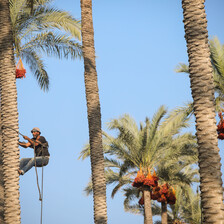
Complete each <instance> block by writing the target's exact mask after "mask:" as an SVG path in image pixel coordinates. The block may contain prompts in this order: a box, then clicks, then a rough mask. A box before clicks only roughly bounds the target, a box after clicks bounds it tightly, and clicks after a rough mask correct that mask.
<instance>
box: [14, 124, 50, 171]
mask: <svg viewBox="0 0 224 224" xmlns="http://www.w3.org/2000/svg"><path fill="white" fill-rule="evenodd" d="M31 133H32V134H33V138H32V139H30V138H29V137H27V136H23V138H24V139H25V140H27V141H28V142H27V143H24V142H19V145H20V146H22V147H24V148H27V147H30V148H33V149H34V151H35V158H23V159H21V160H20V166H19V167H20V168H19V170H18V171H19V174H20V175H24V174H25V173H26V172H27V171H28V170H30V169H31V168H32V167H33V166H37V167H42V166H46V165H47V164H48V162H49V158H50V154H49V152H48V142H47V141H46V139H45V137H44V136H40V134H41V132H40V129H39V128H33V129H32V130H31Z"/></svg>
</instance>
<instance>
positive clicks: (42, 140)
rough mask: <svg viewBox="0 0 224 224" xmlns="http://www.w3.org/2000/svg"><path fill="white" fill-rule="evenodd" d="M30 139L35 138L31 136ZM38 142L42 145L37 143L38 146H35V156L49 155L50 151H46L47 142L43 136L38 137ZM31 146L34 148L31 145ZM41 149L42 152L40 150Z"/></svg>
mask: <svg viewBox="0 0 224 224" xmlns="http://www.w3.org/2000/svg"><path fill="white" fill-rule="evenodd" d="M32 140H34V141H35V140H36V138H32ZM38 141H39V142H41V143H42V144H43V145H41V144H39V145H38V146H35V155H36V156H50V153H49V152H48V143H47V141H46V139H45V138H44V136H40V138H39V139H38ZM42 147H43V150H42ZM31 148H34V147H33V145H31ZM42 151H43V152H42Z"/></svg>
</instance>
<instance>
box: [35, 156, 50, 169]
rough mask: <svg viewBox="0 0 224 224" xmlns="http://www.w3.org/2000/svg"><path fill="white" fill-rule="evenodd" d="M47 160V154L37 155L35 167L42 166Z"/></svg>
mask: <svg viewBox="0 0 224 224" xmlns="http://www.w3.org/2000/svg"><path fill="white" fill-rule="evenodd" d="M48 162H49V157H47V156H44V157H42V156H39V157H36V166H37V167H42V166H46V165H47V164H48Z"/></svg>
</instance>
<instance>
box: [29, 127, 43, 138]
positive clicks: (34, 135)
mask: <svg viewBox="0 0 224 224" xmlns="http://www.w3.org/2000/svg"><path fill="white" fill-rule="evenodd" d="M31 133H32V134H33V137H37V136H38V135H40V134H41V132H40V129H39V128H33V129H32V130H31Z"/></svg>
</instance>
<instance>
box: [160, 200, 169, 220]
mask: <svg viewBox="0 0 224 224" xmlns="http://www.w3.org/2000/svg"><path fill="white" fill-rule="evenodd" d="M161 206H162V209H161V219H162V224H167V223H168V216H167V203H166V202H162V203H161Z"/></svg>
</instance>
